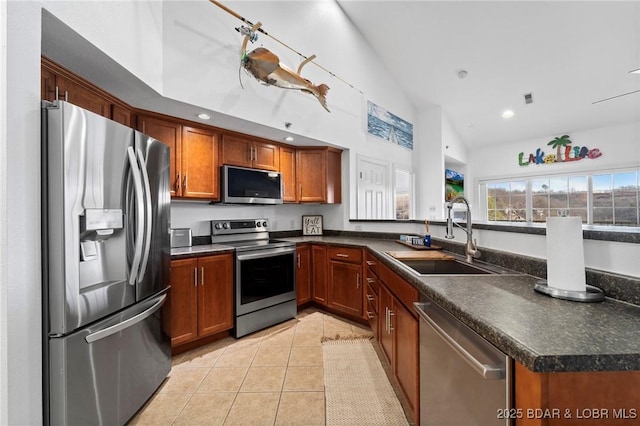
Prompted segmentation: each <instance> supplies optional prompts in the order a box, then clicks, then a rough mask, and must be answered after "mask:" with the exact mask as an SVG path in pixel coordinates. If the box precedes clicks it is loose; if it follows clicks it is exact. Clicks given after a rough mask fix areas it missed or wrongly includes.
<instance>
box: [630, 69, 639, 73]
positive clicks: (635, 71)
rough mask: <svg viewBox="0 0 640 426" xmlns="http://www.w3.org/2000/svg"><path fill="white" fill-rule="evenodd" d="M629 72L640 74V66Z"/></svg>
mask: <svg viewBox="0 0 640 426" xmlns="http://www.w3.org/2000/svg"><path fill="white" fill-rule="evenodd" d="M629 74H640V68H638V69H637V70H633V71H629Z"/></svg>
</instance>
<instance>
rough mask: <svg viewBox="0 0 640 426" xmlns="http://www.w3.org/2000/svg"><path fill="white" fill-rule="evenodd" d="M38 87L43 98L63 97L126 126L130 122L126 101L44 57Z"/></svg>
mask: <svg viewBox="0 0 640 426" xmlns="http://www.w3.org/2000/svg"><path fill="white" fill-rule="evenodd" d="M40 90H41V97H42V99H44V100H47V101H54V100H56V99H61V100H66V101H68V102H70V103H72V104H74V105H77V106H79V107H82V108H84V109H87V110H89V111H91V112H94V113H96V114H99V115H101V116H103V117H107V118H110V119H112V120H114V121H117V122H118V123H121V124H124V125H126V126H131V124H132V123H131V116H132V111H131V109H130V108H129V107H128V106H127V105H126V104H124V103H122V102H121V101H119V100H118V99H116V98H115V97H113V96H111V95H110V94H108V93H106V92H104V91H103V90H101V89H99V88H98V87H96V86H94V85H92V84H91V83H90V82H88V81H86V80H84V79H83V78H81V77H79V76H77V75H75V74H73V73H71V72H69V71H67V70H66V69H64V68H62V67H60V66H59V65H57V64H56V63H54V62H51V61H49V60H48V59H46V58H42V67H41V74H40Z"/></svg>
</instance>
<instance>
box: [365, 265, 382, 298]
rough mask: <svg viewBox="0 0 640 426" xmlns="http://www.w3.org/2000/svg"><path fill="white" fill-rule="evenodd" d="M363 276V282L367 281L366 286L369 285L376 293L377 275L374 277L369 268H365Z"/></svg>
mask: <svg viewBox="0 0 640 426" xmlns="http://www.w3.org/2000/svg"><path fill="white" fill-rule="evenodd" d="M364 278H365V282H366V283H367V285H368V286H370V287H371V290H372V291H373V292H374V293H375V294H378V286H379V283H378V277H376V276H375V275H374V274H373V273H372V272H371V270H370V269H369V268H367V269H366V270H365V273H364Z"/></svg>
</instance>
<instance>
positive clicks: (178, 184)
mask: <svg viewBox="0 0 640 426" xmlns="http://www.w3.org/2000/svg"><path fill="white" fill-rule="evenodd" d="M175 187H176V192H178V191H180V173H178V176H176V183H175Z"/></svg>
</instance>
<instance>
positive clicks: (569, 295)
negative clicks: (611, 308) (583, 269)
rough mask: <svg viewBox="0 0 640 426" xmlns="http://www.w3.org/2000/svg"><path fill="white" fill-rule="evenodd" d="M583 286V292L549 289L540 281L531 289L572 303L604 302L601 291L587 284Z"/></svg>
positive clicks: (545, 281) (545, 282)
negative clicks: (584, 287) (584, 288)
mask: <svg viewBox="0 0 640 426" xmlns="http://www.w3.org/2000/svg"><path fill="white" fill-rule="evenodd" d="M585 286H586V290H585V291H576V290H563V289H560V288H555V287H549V285H548V284H547V280H540V281H537V282H536V284H535V285H534V286H533V289H534V290H535V291H537V292H539V293H543V294H546V295H548V296H551V297H555V298H557V299H563V300H571V301H574V302H602V301H603V300H604V293H603V291H602V290H601V289H599V288H598V287H594V286H592V285H589V284H585Z"/></svg>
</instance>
